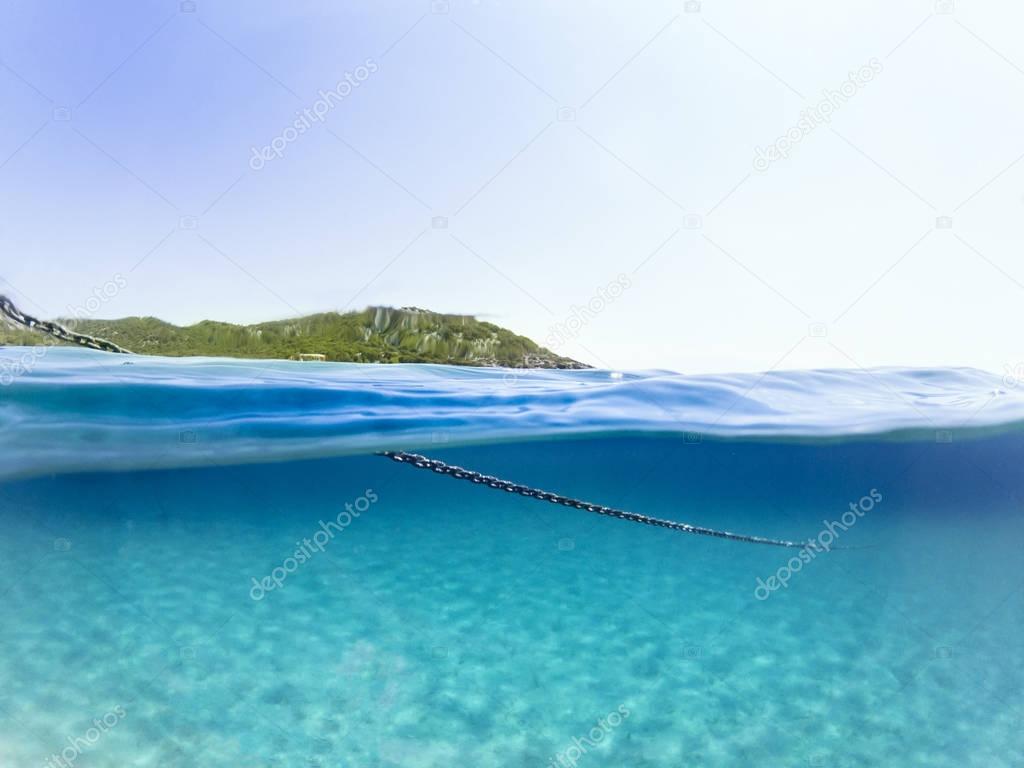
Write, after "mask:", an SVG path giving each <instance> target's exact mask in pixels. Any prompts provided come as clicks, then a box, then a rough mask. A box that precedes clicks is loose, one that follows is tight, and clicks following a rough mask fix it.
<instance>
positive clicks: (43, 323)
mask: <svg viewBox="0 0 1024 768" xmlns="http://www.w3.org/2000/svg"><path fill="white" fill-rule="evenodd" d="M0 314H2V315H3V316H4V317H6V318H7V319H8V320H11V321H13V322H15V323H17V324H18V325H23V326H25V327H26V328H28V329H29V330H32V331H41V332H42V333H46V334H49V335H50V336H53V338H55V339H59V340H60V341H66V342H68V343H70V344H78V345H79V346H82V347H88V348H89V349H96V350H99V351H100V352H116V353H117V354H121V355H130V354H131V352H129V351H128V350H127V349H125V348H124V347H119V346H118V345H117V344H115V343H114V342H112V341H107V340H106V339H97V338H95V337H93V336H86V335H85V334H84V333H75V332H74V331H71V330H69V329H67V328H65V327H64V326H63V325H61V324H60V323H53V322H50V321H49V320H40V319H38V318H35V317H32V315H26V314H25V313H24V312H22V311H21V310H20V309H18V308H17V307H16V306H14V302H13V301H11V300H10V299H9V298H7V297H6V296H4V295H3V294H0Z"/></svg>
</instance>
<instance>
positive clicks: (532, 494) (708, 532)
mask: <svg viewBox="0 0 1024 768" xmlns="http://www.w3.org/2000/svg"><path fill="white" fill-rule="evenodd" d="M0 314H2V315H3V316H4V317H6V318H8V319H9V320H12V321H13V322H15V323H17V324H18V325H23V326H25V327H26V328H28V329H30V330H33V331H41V332H42V333H46V334H49V335H50V336H53V337H54V338H55V339H59V340H61V341H66V342H69V343H71V344H78V345H80V346H83V347H89V348H90V349H96V350H99V351H101V352H115V353H118V354H131V353H130V352H129V351H128V350H127V349H124V348H123V347H119V346H118V345H117V344H115V343H114V342H112V341H107V340H106V339H97V338H95V337H93V336H86V335H85V334H83V333H75V332H74V331H71V330H68V329H67V328H65V327H64V326H63V325H61V324H60V323H53V322H49V321H47V320H39V319H37V318H35V317H32V316H31V315H26V314H25V313H24V312H22V311H21V310H19V309H18V308H17V307H16V306H14V302H12V301H11V300H10V299H8V298H7V297H6V296H4V295H2V294H0ZM379 455H381V456H387V457H388V458H389V459H393V460H395V461H397V462H400V463H402V464H410V465H412V466H414V467H418V468H420V469H429V470H432V471H434V472H437V473H438V474H441V475H448V476H450V477H454V478H455V479H456V480H468V481H469V482H471V483H476V484H477V485H486V486H487V487H488V488H495V489H497V490H499V491H506V492H508V493H518V494H519V495H520V496H525V497H527V498H530V499H538V500H539V501H547V502H550V503H551V504H561V505H562V506H564V507H572V508H574V509H580V510H583V511H584V512H592V513H594V514H595V515H605V516H607V517H616V518H618V519H619V520H628V521H629V522H631V523H642V524H643V525H654V526H657V527H658V528H668V529H670V530H673V531H681V532H683V533H692V534H695V535H697V536H715V537H717V538H719V539H729V540H730V541H743V542H746V543H748V544H768V545H769V546H773V547H790V548H802V547H805V546H808V542H805V541H785V540H782V539H766V538H764V537H762V536H746V535H744V534H741V533H730V532H729V531H716V530H715V529H713V528H702V527H701V526H699V525H690V524H689V523H677V522H675V521H674V520H661V519H660V518H657V517H649V516H647V515H641V514H639V513H637V512H626V511H624V510H621V509H615V508H614V507H606V506H603V505H601V504H591V503H590V502H588V501H580V500H579V499H572V498H569V497H568V496H560V495H559V494H557V493H551V492H549V491H542V490H539V489H537V488H531V487H530V486H528V485H520V484H519V483H513V482H510V481H509V480H502V479H501V478H498V477H493V476H491V475H485V474H482V473H480V472H474V471H473V470H471V469H463V468H462V467H457V466H454V465H452V464H445V463H444V462H443V461H439V460H438V459H428V458H427V457H426V456H421V455H420V454H418V453H406V452H404V451H380V453H379Z"/></svg>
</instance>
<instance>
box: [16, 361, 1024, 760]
mask: <svg viewBox="0 0 1024 768" xmlns="http://www.w3.org/2000/svg"><path fill="white" fill-rule="evenodd" d="M26 354H28V352H27V351H26V349H18V348H7V349H3V350H0V358H6V359H8V360H9V361H15V360H17V361H20V362H19V365H20V368H19V375H17V376H11V377H9V378H8V380H7V381H5V382H3V383H4V385H5V386H3V387H0V426H2V429H0V446H2V456H3V461H2V465H0V526H2V527H0V530H2V531H3V535H2V536H0V563H2V567H0V611H2V621H0V765H2V766H17V767H18V768H21V767H22V766H25V767H27V768H44V767H45V768H58V767H59V768H69V767H70V766H76V767H77V768H90V767H106V766H111V767H113V766H137V767H139V768H142V767H148V766H160V767H161V768H171V767H177V766H196V765H201V766H243V765H244V766H267V767H270V766H274V767H278V766H280V767H282V768H284V767H289V768H291V767H293V766H294V767H296V768H298V767H300V766H301V767H304V768H308V767H310V766H314V767H319V766H324V767H327V766H337V767H343V768H347V767H349V766H360V767H366V768H369V767H371V766H380V767H382V768H383V767H390V766H402V767H405V766H408V767H410V768H429V767H432V766H450V765H453V764H465V765H472V766H537V768H602V767H604V766H615V767H616V768H619V767H621V766H630V767H631V768H661V767H662V766H664V767H666V768H668V767H670V766H671V767H672V768H676V767H678V766H738V765H739V766H744V765H771V766H836V767H844V766H851V767H852V766H863V765H887V766H918V765H928V766H986V767H987V768H998V767H1001V766H1020V765H1022V764H1024V727H1022V726H1024V695H1022V690H1024V688H1022V686H1024V648H1022V646H1021V643H1020V637H1021V635H1022V632H1024V559H1022V556H1021V543H1022V541H1024V507H1022V499H1024V477H1022V474H1021V472H1020V466H1021V463H1022V461H1024V432H1022V430H1021V425H1022V423H1024V387H1021V388H1019V387H1018V386H1017V382H1016V381H1015V380H1012V379H1010V380H1008V379H1006V378H1004V377H1000V376H997V375H993V374H989V373H984V372H982V371H978V370H974V369H927V370H925V369H911V370H903V369H875V370H870V371H865V370H853V371H805V372H784V371H783V372H769V373H765V374H736V375H716V376H704V375H701V376H684V375H680V374H675V373H669V372H662V371H647V372H639V373H622V372H613V371H602V370H581V371H569V370H547V371H513V370H503V369H475V368H462V367H448V366H435V365H429V366H424V365H419V366H412V365H395V366H372V365H358V364H327V363H324V364H320V363H293V362H283V361H277V362H269V361H255V360H248V361H242V360H210V359H190V358H185V359H169V358H159V359H158V358H148V357H142V356H133V357H132V358H131V360H130V361H129V362H128V363H125V362H124V361H123V360H122V358H120V357H115V356H108V355H104V354H103V353H99V352H91V351H87V350H70V349H53V348H46V351H45V352H39V351H38V350H36V351H35V352H33V354H36V357H35V358H33V359H32V361H31V363H30V364H25V363H24V360H25V355H26ZM380 451H411V452H415V453H417V454H422V455H424V456H427V457H429V458H430V459H436V460H439V461H442V462H444V463H445V464H446V465H450V466H456V467H462V468H465V469H467V470H473V471H476V472H481V473H484V474H486V475H489V476H493V477H496V478H501V479H503V480H508V481H511V482H513V483H517V484H522V485H523V486H528V487H529V488H531V489H540V490H543V491H547V492H550V493H554V494H561V495H564V496H566V497H571V498H572V499H579V500H583V501H585V502H589V503H592V504H593V505H601V506H602V507H610V508H614V509H615V510H625V511H628V512H631V513H637V514H640V515H647V516H650V517H653V518H658V519H660V520H670V521H678V522H681V523H687V524H690V525H693V526H700V527H702V528H707V529H712V530H713V531H716V532H723V531H727V532H731V533H734V534H741V535H746V536H756V537H764V538H768V539H771V540H773V541H780V542H790V543H792V544H793V546H788V547H783V546H775V545H774V544H772V543H750V542H744V541H734V540H728V539H722V538H718V537H715V536H704V535H692V534H690V533H687V532H685V531H679V530H672V529H666V528H661V527H657V526H654V525H645V524H638V523H637V522H632V521H630V520H624V519H616V518H615V517H614V516H612V515H608V514H593V513H591V511H590V510H588V509H586V508H577V507H573V506H568V505H566V504H560V503H547V502H546V501H545V500H544V499H543V498H536V497H533V498H531V497H529V496H524V495H522V494H521V493H517V492H513V493H510V492H507V491H506V490H503V489H502V488H492V487H489V486H488V483H487V482H482V483H481V482H467V481H465V479H464V480H463V481H461V482H460V481H458V478H457V477H453V476H452V475H451V474H449V473H444V472H437V471H430V469H429V468H426V469H424V468H417V467H416V466H411V465H410V463H409V462H407V461H406V462H396V461H392V460H390V459H389V458H388V457H386V456H381V455H377V453H378V452H380Z"/></svg>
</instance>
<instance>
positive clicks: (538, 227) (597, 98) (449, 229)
mask: <svg viewBox="0 0 1024 768" xmlns="http://www.w3.org/2000/svg"><path fill="white" fill-rule="evenodd" d="M4 6H5V11H4V24H3V25H2V27H0V207H2V210H3V216H2V217H0V293H7V294H9V295H10V296H11V297H12V298H13V299H14V300H15V301H17V302H18V303H19V304H21V305H22V307H23V308H24V309H25V310H26V311H29V312H32V313H35V314H39V315H42V316H47V317H55V316H77V317H97V318H109V317H123V316H129V315H152V316H157V317H160V318H163V319H165V320H168V321H171V322H175V323H179V324H188V323H193V322H197V321H199V320H202V319H207V318H209V319H217V320H225V321H231V322H239V323H248V322H257V321H262V320H271V319H281V318H287V317H293V316H296V315H302V314H308V313H312V312H318V311H327V310H339V311H340V310H346V309H360V308H363V307H365V306H368V305H377V304H385V305H391V306H417V307H424V308H428V309H432V310H436V311H441V312H450V313H466V314H474V315H476V316H478V317H480V318H482V319H486V320H489V321H491V322H495V323H498V324H500V325H502V326H505V327H508V328H510V329H512V330H514V331H516V332H518V333H522V334H525V335H527V336H530V337H531V338H533V339H535V340H537V341H539V342H541V343H544V344H546V345H548V346H549V347H551V348H552V349H554V350H555V351H556V352H559V353H561V354H565V355H569V356H571V357H575V358H577V359H580V360H583V361H585V362H588V363H591V364H593V365H596V366H599V367H605V368H614V369H643V368H657V369H670V370H675V371H680V372H685V373H698V372H719V371H722V372H724V371H741V370H742V371H764V370H770V369H780V370H781V369H795V368H837V367H838V368H869V367H873V366H955V365H969V366H976V367H980V368H985V369H988V370H991V371H994V372H1004V371H1007V370H1020V368H1021V361H1022V360H1024V341H1022V336H1024V334H1022V333H1021V322H1020V316H1021V313H1020V308H1021V307H1022V306H1024V302H1022V299H1024V250H1022V245H1024V233H1022V229H1024V228H1022V226H1021V225H1022V223H1024V130H1022V128H1024V36H1022V35H1021V34H1020V29H1021V28H1022V24H1024V8H1022V7H1021V6H1020V5H1019V4H1016V3H1011V2H981V1H975V2H970V3H967V2H958V3H956V4H955V5H954V3H952V2H948V1H947V0H940V1H939V2H900V3H892V2H874V1H870V0H869V1H866V2H858V3H842V4H837V3H812V2H809V1H804V2H795V1H789V2H787V1H785V0H780V1H779V2H773V3H758V4H751V3H749V2H739V1H735V2H726V1H724V0H706V1H705V2H702V3H697V2H685V1H684V0H664V1H662V0H644V1H643V2H634V3H624V2H583V1H582V0H574V1H571V2H570V1H568V0H559V1H558V2H556V1H555V0H546V1H543V2H542V1H540V0H525V1H523V0H517V1H516V2H511V0H502V1H501V2H499V1H497V0H452V2H430V0H425V1H424V0H415V1H414V2H413V1H411V2H396V1H394V0H374V1H373V2H370V1H369V0H367V1H366V2H313V1H309V0H292V1H290V2H288V3H267V2H246V3H242V2H239V1H238V0H236V1H234V2H214V1H213V0H196V2H194V3H190V2H185V3H180V2H167V1H166V0H159V1H157V0H132V1H131V2H127V0H123V1H122V2H108V1H106V0H90V1H89V2H79V1H78V0H60V1H59V2H58V1H57V0H13V1H11V0H8V2H5V4H4ZM300 129H301V130H300Z"/></svg>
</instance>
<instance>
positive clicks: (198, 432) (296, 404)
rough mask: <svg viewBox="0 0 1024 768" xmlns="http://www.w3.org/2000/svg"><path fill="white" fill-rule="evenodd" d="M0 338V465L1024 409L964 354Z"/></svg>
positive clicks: (924, 425) (960, 424)
mask: <svg viewBox="0 0 1024 768" xmlns="http://www.w3.org/2000/svg"><path fill="white" fill-rule="evenodd" d="M41 349H43V348H15V347H8V348H4V349H0V371H5V372H6V376H5V378H4V383H5V384H6V386H3V387H0V428H2V432H0V435H2V436H0V445H2V447H3V450H4V461H3V463H2V465H0V477H12V476H20V475H28V474H41V473H51V472H69V471H92V470H118V469H142V468H158V467H167V468H170V467H184V466H194V465H202V464H210V463H244V462H252V461H284V460H291V459H299V458H315V457H322V456H331V455H341V454H346V453H358V452H369V451H375V450H384V449H392V450H394V449H409V448H422V449H426V448H430V447H431V446H433V447H435V448H436V447H444V446H447V445H457V444H466V443H473V442H502V441H512V440H522V439H537V438H547V439H553V438H564V437H578V436H585V435H596V434H617V433H630V434H651V435H655V434H658V435H664V434H670V435H677V436H679V438H680V439H685V440H705V439H707V440H724V439H759V440H793V439H801V440H850V439H858V438H865V437H886V438H893V437H903V438H908V439H928V440H939V441H942V440H944V439H946V436H948V437H949V438H950V439H951V438H952V435H953V434H954V433H957V434H962V433H973V432H979V431H991V430H995V429H1008V428H1011V427H1016V426H1017V425H1019V424H1022V423H1024V388H1021V389H1020V390H1018V389H1015V388H1006V387H1005V386H1004V385H1003V382H1002V380H1001V378H1000V377H999V376H996V375H994V374H991V373H986V372H984V371H979V370H975V369H970V368H949V369H897V368H883V369H873V370H824V371H779V372H769V373H761V374H759V373H737V374H728V375H700V376H685V375H681V374H676V373H671V372H668V371H641V372H630V373H621V372H611V371H602V370H582V371H566V370H529V371H523V370H508V369H495V368H466V367H453V366H441V365H359V364H352V363H295V362H288V361H265V360H237V359H210V358H163V357H146V356H138V355H134V356H132V357H131V358H130V360H125V358H123V357H121V356H113V355H107V354H104V353H100V352H92V351H89V350H78V349H65V348H45V349H46V351H45V354H40V352H39V351H40V350H41Z"/></svg>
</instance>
